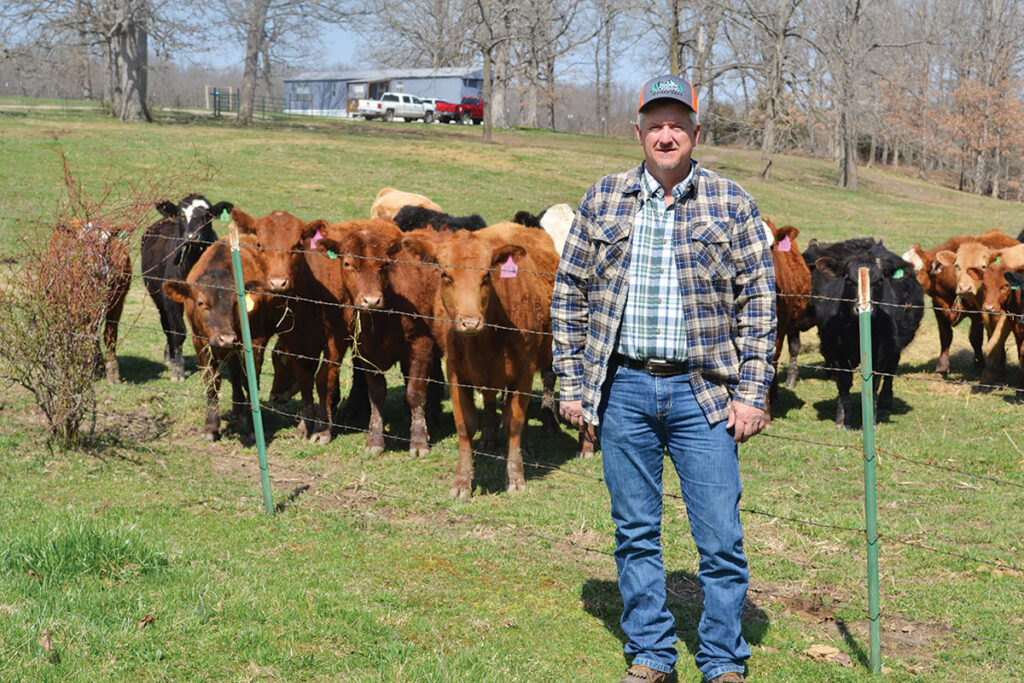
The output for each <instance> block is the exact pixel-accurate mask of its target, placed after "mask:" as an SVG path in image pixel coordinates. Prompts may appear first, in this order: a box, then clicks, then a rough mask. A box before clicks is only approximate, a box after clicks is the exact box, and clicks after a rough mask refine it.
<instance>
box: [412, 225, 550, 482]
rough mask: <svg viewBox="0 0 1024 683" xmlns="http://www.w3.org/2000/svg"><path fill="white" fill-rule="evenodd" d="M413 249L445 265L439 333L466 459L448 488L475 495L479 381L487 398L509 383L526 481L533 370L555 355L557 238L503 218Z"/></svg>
mask: <svg viewBox="0 0 1024 683" xmlns="http://www.w3.org/2000/svg"><path fill="white" fill-rule="evenodd" d="M404 244H405V246H406V248H407V249H409V250H410V252H413V253H418V254H420V255H421V256H422V257H424V258H426V259H430V258H432V259H433V260H435V261H436V263H437V268H438V270H439V272H440V288H439V290H438V296H437V298H436V301H435V305H434V309H435V314H434V315H435V317H436V318H437V320H436V321H435V323H436V336H437V338H438V340H439V341H440V342H441V344H442V346H443V348H444V353H445V357H446V359H447V360H446V366H447V373H448V386H449V390H450V392H451V397H452V412H453V413H454V417H455V427H456V430H457V432H458V435H459V463H458V467H457V468H456V471H455V481H454V483H453V485H452V488H451V490H450V492H449V494H450V495H451V496H453V497H458V498H468V497H469V495H470V493H471V491H472V485H473V450H472V439H473V436H474V435H475V433H476V430H477V418H478V415H477V410H476V406H475V405H474V403H473V388H474V387H479V388H481V390H482V391H483V393H484V396H485V400H487V399H491V400H493V397H494V396H495V394H496V392H497V391H498V390H502V389H503V390H504V391H505V408H504V410H503V417H504V424H505V429H506V431H507V433H508V462H507V467H506V472H507V478H508V481H507V491H508V492H510V493H511V492H515V491H522V490H524V489H525V488H526V478H525V476H524V474H523V458H522V450H521V447H522V445H523V442H522V438H523V429H524V427H525V425H526V410H527V407H528V406H529V403H530V395H531V390H532V387H533V378H534V375H535V374H536V372H537V370H538V368H540V367H542V366H543V364H544V362H545V359H547V362H548V363H550V355H551V337H550V333H551V298H552V292H553V289H554V273H555V270H556V268H557V266H558V254H556V253H555V249H554V244H553V243H552V242H551V238H550V237H549V236H548V235H547V234H546V233H544V232H543V231H541V230H533V229H530V228H524V227H523V226H521V225H517V224H515V223H499V224H497V225H494V226H491V227H488V228H484V229H483V230H480V231H477V232H474V233H471V232H468V231H465V230H460V231H458V232H456V233H453V234H451V235H448V236H444V237H443V238H442V240H441V241H440V243H439V244H437V245H433V244H430V243H428V242H425V241H416V240H410V239H406V240H405V241H404Z"/></svg>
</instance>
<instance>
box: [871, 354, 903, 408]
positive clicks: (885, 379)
mask: <svg viewBox="0 0 1024 683" xmlns="http://www.w3.org/2000/svg"><path fill="white" fill-rule="evenodd" d="M899 367H900V354H898V353H897V354H896V355H895V357H893V358H881V359H879V363H878V369H879V371H880V372H881V374H878V373H876V374H875V376H874V381H873V382H872V390H877V389H878V388H879V386H880V387H881V391H879V392H878V402H877V404H876V408H875V421H876V422H885V421H887V420H888V419H889V417H890V416H891V415H892V403H893V396H892V379H893V376H894V375H895V374H896V371H897V370H898V369H899Z"/></svg>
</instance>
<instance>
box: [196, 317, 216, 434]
mask: <svg viewBox="0 0 1024 683" xmlns="http://www.w3.org/2000/svg"><path fill="white" fill-rule="evenodd" d="M193 342H194V344H195V349H196V358H197V359H198V360H199V370H200V372H201V373H202V375H203V387H204V388H205V389H206V422H205V424H204V425H203V438H204V439H206V440H207V441H216V440H217V439H219V438H220V408H219V407H218V405H217V397H218V395H219V394H220V372H219V370H218V369H217V367H216V362H217V361H216V359H214V357H213V351H212V349H210V347H209V345H207V344H206V342H205V341H202V342H201V341H198V340H196V339H195V337H193Z"/></svg>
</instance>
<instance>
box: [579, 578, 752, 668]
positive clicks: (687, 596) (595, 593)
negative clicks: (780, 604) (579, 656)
mask: <svg viewBox="0 0 1024 683" xmlns="http://www.w3.org/2000/svg"><path fill="white" fill-rule="evenodd" d="M665 586H666V589H667V591H668V608H669V611H670V612H672V616H673V617H674V619H675V624H676V636H677V637H678V638H679V643H681V644H683V645H685V646H686V649H687V650H688V651H689V653H690V654H691V655H694V654H696V652H697V648H698V647H699V639H698V636H697V626H698V624H699V623H700V615H701V611H702V603H703V594H702V592H701V589H700V584H699V583H698V582H697V577H696V575H694V574H691V573H690V572H686V571H673V572H668V575H667V576H666V583H665ZM580 599H581V600H582V601H583V609H584V610H586V611H587V613H588V614H590V615H592V616H594V617H597V618H598V619H600V620H601V621H602V622H603V623H604V627H605V628H606V629H608V631H609V632H610V633H612V634H614V635H615V636H616V637H617V638H618V639H619V640H621V641H622V643H623V645H625V643H626V641H627V638H626V634H625V633H623V631H622V627H621V626H620V625H619V617H620V615H621V614H622V598H621V596H620V595H619V586H618V584H617V583H616V582H615V581H605V580H601V579H590V580H589V581H587V582H586V583H584V584H583V588H582V590H581V591H580ZM769 628H771V620H770V619H769V618H768V614H767V612H765V611H764V610H762V609H761V608H760V607H758V606H757V604H756V603H755V602H754V601H753V600H751V599H750V596H749V595H748V596H747V603H746V606H745V607H744V609H743V626H742V629H743V637H744V639H746V641H747V644H748V645H751V646H754V645H759V644H760V643H761V641H762V640H764V637H765V634H766V633H767V632H768V629H769ZM677 647H678V644H677ZM677 668H680V667H678V666H677Z"/></svg>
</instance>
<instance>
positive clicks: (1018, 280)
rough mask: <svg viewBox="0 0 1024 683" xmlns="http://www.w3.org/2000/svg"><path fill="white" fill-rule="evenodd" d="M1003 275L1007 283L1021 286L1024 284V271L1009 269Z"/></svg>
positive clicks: (1012, 285)
mask: <svg viewBox="0 0 1024 683" xmlns="http://www.w3.org/2000/svg"><path fill="white" fill-rule="evenodd" d="M1003 277H1004V278H1006V282H1007V284H1009V285H1010V286H1011V287H1020V286H1022V285H1024V273H1021V272H1019V271H1016V270H1008V271H1006V272H1005V273H1003Z"/></svg>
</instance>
